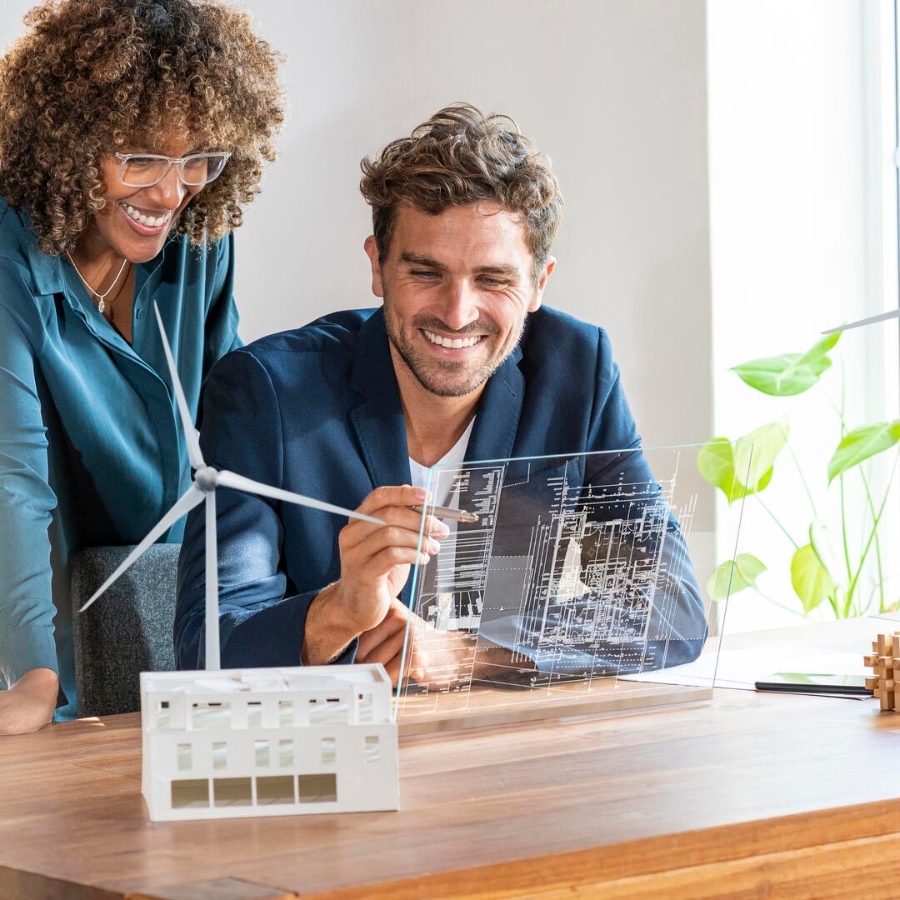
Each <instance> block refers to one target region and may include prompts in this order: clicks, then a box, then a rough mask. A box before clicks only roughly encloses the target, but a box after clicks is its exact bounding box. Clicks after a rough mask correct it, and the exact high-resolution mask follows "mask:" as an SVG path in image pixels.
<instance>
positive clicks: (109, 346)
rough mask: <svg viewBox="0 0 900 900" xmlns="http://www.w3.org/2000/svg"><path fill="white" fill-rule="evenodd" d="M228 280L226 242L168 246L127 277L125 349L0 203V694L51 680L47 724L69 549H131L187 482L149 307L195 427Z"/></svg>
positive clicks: (216, 348) (220, 346) (221, 336)
mask: <svg viewBox="0 0 900 900" xmlns="http://www.w3.org/2000/svg"><path fill="white" fill-rule="evenodd" d="M233 275H234V269H233V247H232V238H231V237H228V238H226V239H223V240H221V241H219V242H218V243H216V244H214V245H211V246H209V247H207V248H196V247H193V246H191V245H190V244H189V243H188V242H187V240H186V239H185V238H184V237H175V238H173V239H172V240H170V241H169V242H168V243H167V244H166V246H165V247H164V249H163V250H162V252H161V253H160V254H159V255H158V256H157V257H156V258H154V259H152V260H151V261H150V262H148V263H145V264H142V265H138V266H136V267H135V300H134V313H133V321H132V328H133V331H132V344H131V345H129V344H128V342H127V341H125V340H124V339H123V338H122V337H121V336H120V335H119V334H118V332H116V331H115V330H114V329H113V328H112V326H110V324H109V323H108V322H107V321H106V319H105V318H104V317H103V316H102V315H101V314H100V313H99V312H98V311H97V308H96V306H95V305H94V303H93V301H92V300H91V299H90V297H89V296H88V293H87V291H86V290H85V288H84V286H83V285H82V284H81V281H80V280H79V278H78V276H77V274H76V273H75V271H74V269H73V268H72V266H71V264H70V263H69V262H68V260H66V258H65V257H64V256H63V257H52V256H47V255H46V254H44V253H41V252H40V250H39V249H38V246H37V239H36V237H35V235H34V233H33V232H32V231H31V229H30V227H29V224H28V216H27V214H25V213H22V212H17V211H15V210H12V209H10V208H9V207H8V206H7V204H6V203H5V202H4V201H3V199H2V198H0V687H5V686H6V685H9V684H12V683H13V682H14V681H16V680H17V679H18V678H19V677H20V676H21V675H22V674H23V673H24V672H26V671H28V670H29V669H33V668H36V667H46V668H49V669H53V670H55V671H57V672H58V673H59V676H60V685H61V688H62V692H63V693H64V695H65V697H64V698H61V701H60V703H61V705H60V707H59V708H58V709H57V716H56V717H57V719H66V718H72V717H74V715H75V709H76V706H75V704H76V694H75V690H76V687H75V672H74V661H73V648H72V621H71V609H70V603H69V582H68V571H67V561H68V559H69V557H70V555H71V554H72V553H74V552H75V551H76V550H79V549H81V548H82V547H96V546H110V545H126V544H134V543H137V542H138V541H139V540H140V539H141V538H142V537H144V535H145V534H146V533H147V532H148V531H149V530H150V528H151V527H152V526H153V525H155V524H156V522H157V521H158V520H159V519H160V518H161V516H162V515H163V513H164V512H165V511H166V510H168V509H169V507H171V506H172V504H173V503H174V502H175V501H176V500H177V499H178V497H179V496H180V493H181V492H182V491H183V490H184V489H185V488H186V487H187V485H188V483H189V480H190V473H189V464H188V460H187V456H186V451H185V448H184V441H183V439H182V436H181V433H180V425H179V423H178V414H177V410H176V408H175V401H174V395H173V392H172V386H171V384H170V379H169V375H168V371H167V368H166V363H165V357H164V354H163V347H162V341H161V339H160V336H159V331H158V328H157V324H156V318H155V315H154V313H153V303H154V302H155V303H156V304H157V305H158V306H159V311H160V313H161V315H162V319H163V322H164V324H165V328H166V333H167V336H168V339H169V342H170V343H171V345H172V352H173V355H174V357H175V360H176V363H177V365H178V370H179V376H180V378H181V383H182V384H183V386H184V391H185V395H186V396H187V401H188V404H189V405H190V407H191V411H192V413H193V414H194V416H195V417H196V414H197V408H198V405H199V398H200V389H201V387H202V385H203V382H204V381H205V379H206V376H207V375H208V374H209V371H210V369H211V368H212V366H213V365H214V364H215V362H216V361H217V360H218V359H219V357H221V356H222V355H223V354H225V353H226V352H227V351H229V350H231V349H232V348H234V347H236V346H239V344H240V342H239V340H238V338H237V320H238V316H237V311H236V309H235V305H234V298H233ZM182 529H183V523H179V525H177V526H175V528H173V529H172V530H171V531H170V533H169V535H168V538H167V539H168V540H170V541H177V540H180V538H181V531H182ZM54 617H55V623H54ZM54 624H55V627H54Z"/></svg>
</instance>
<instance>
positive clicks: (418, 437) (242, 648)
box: [175, 104, 705, 686]
mask: <svg viewBox="0 0 900 900" xmlns="http://www.w3.org/2000/svg"><path fill="white" fill-rule="evenodd" d="M361 189H362V192H363V195H364V196H365V198H366V200H367V201H368V202H369V204H370V205H371V206H372V215H373V225H374V234H373V235H371V236H370V237H369V238H368V239H367V240H366V242H365V249H366V253H367V254H368V256H369V260H370V262H371V270H372V288H373V291H374V293H375V295H376V296H378V297H380V298H382V299H383V306H382V307H381V308H379V309H374V310H373V309H364V310H354V311H346V312H340V313H335V314H333V315H330V316H327V317H325V318H322V319H319V320H318V321H316V322H313V323H312V324H310V325H308V326H306V327H304V328H300V329H298V330H296V331H291V332H286V333H284V334H280V335H274V336H272V337H269V338H264V339H263V340H261V341H258V342H256V343H254V344H252V345H251V346H249V347H247V348H245V349H243V350H239V351H237V352H235V353H232V354H229V355H228V356H227V357H226V358H225V359H223V360H222V361H221V362H220V363H219V365H218V366H217V367H216V369H215V370H214V372H213V374H212V376H211V377H210V381H209V383H208V386H207V388H206V392H205V394H204V417H203V431H202V435H201V441H202V444H203V452H204V456H205V458H206V459H207V460H211V464H212V465H215V466H221V467H224V468H227V469H229V470H231V471H234V472H238V473H240V474H242V475H246V476H249V477H251V478H254V479H257V480H259V481H262V482H264V483H266V484H269V485H275V486H278V487H282V488H286V489H288V490H291V491H296V492H299V493H302V494H306V495H312V496H314V497H318V498H320V499H323V500H327V501H329V502H331V503H336V504H341V505H343V506H344V507H350V508H352V507H354V506H355V505H356V504H357V503H359V501H360V498H362V497H365V499H364V500H363V501H362V504H361V505H360V506H359V507H358V509H359V511H360V512H362V513H366V514H368V515H370V516H374V517H376V518H378V519H380V520H382V521H383V522H385V523H387V527H384V526H377V525H373V524H370V523H368V522H358V521H353V522H351V523H350V524H348V525H345V526H344V527H343V528H342V527H341V522H340V521H339V520H338V519H337V517H335V516H329V515H327V514H324V513H321V512H317V511H314V510H309V509H305V508H302V507H298V506H294V505H292V504H279V503H277V502H270V501H267V500H265V499H263V498H260V497H255V496H251V495H247V494H241V493H239V492H233V491H223V492H221V494H220V498H219V501H218V502H219V529H218V533H219V548H220V554H219V585H220V598H219V610H220V625H221V645H222V646H221V650H222V663H223V665H224V666H226V667H246V666H258V665H283V666H286V665H296V664H298V663H300V662H302V663H303V664H308V665H315V664H325V663H330V662H352V661H358V662H380V663H383V664H384V665H385V666H386V668H387V670H388V673H389V674H390V675H391V677H392V679H393V680H394V682H395V683H396V682H397V680H398V678H399V677H400V671H399V669H400V661H401V653H402V648H403V640H404V633H405V628H406V623H407V621H408V620H409V618H410V613H409V609H408V607H409V603H408V597H409V590H410V586H409V584H408V583H407V581H408V576H409V573H410V567H411V566H413V565H415V564H424V563H426V562H427V561H428V558H429V557H430V556H433V555H434V554H436V553H437V552H438V551H439V549H440V542H441V539H442V538H443V537H446V536H447V535H448V533H449V529H448V527H447V525H446V524H444V523H443V522H441V521H439V520H438V519H437V518H435V517H434V516H427V517H426V520H425V521H426V531H427V534H426V536H425V540H424V542H423V546H422V552H421V553H420V552H419V550H418V541H419V525H420V514H419V512H417V511H415V509H414V508H415V507H419V506H421V505H423V504H425V503H426V502H428V501H427V500H426V495H425V490H424V484H425V480H426V477H427V472H426V469H427V467H429V466H432V465H434V464H436V463H439V462H447V461H462V460H464V459H465V460H485V459H495V460H496V459H503V458H507V457H528V456H538V455H550V454H557V455H561V454H572V453H581V452H586V451H595V450H616V451H629V452H626V453H623V454H620V456H621V457H622V458H623V459H624V460H625V461H624V462H623V463H622V465H621V467H620V468H622V470H623V471H624V470H625V469H626V468H627V470H628V475H629V478H628V480H629V481H641V482H645V483H648V484H654V482H653V476H652V474H651V473H650V471H649V468H648V466H647V464H646V461H645V460H644V458H643V455H642V454H641V453H640V450H639V449H638V448H639V445H640V441H639V437H638V435H637V432H636V429H635V424H634V420H633V418H632V416H631V413H630V412H629V409H628V405H627V403H626V401H625V395H624V393H623V391H622V386H621V384H620V381H619V376H618V370H617V368H616V366H615V364H614V363H613V361H612V356H611V353H610V348H609V341H608V339H607V337H606V334H605V333H604V332H603V331H602V330H601V329H599V328H597V327H596V326H593V325H588V324H586V323H584V322H579V321H578V320H576V319H573V318H572V317H570V316H567V315H564V314H562V313H559V312H556V311H553V310H550V309H547V308H545V307H543V306H542V304H541V301H542V296H543V292H544V288H545V286H546V284H547V280H548V278H549V277H550V275H551V273H552V272H553V269H554V266H555V260H554V259H553V257H552V256H551V255H550V251H551V247H552V244H553V239H554V237H555V235H556V231H557V228H558V226H559V222H560V216H561V212H562V198H561V195H560V192H559V187H558V185H557V181H556V177H555V176H554V174H553V172H552V170H551V167H550V163H549V160H548V159H547V158H546V157H545V156H544V155H543V154H542V153H540V152H538V151H537V150H536V149H535V148H534V147H533V146H532V144H531V142H530V141H529V140H528V139H527V138H526V137H525V136H524V135H522V134H521V132H520V131H519V130H518V128H517V127H516V125H515V123H514V122H512V121H511V120H510V119H508V118H506V117H503V116H484V115H483V114H482V113H480V112H479V111H478V110H477V109H475V108H473V107H471V106H468V105H465V104H458V105H455V106H451V107H449V108H447V109H443V110H441V111H440V112H438V113H437V114H436V115H435V116H433V117H432V118H431V119H429V120H428V121H427V122H425V123H424V124H423V125H421V126H419V127H418V128H416V129H415V130H414V131H413V132H412V134H411V136H410V137H407V138H402V139H400V140H397V141H394V142H393V143H391V144H390V145H388V147H387V148H386V149H385V150H384V151H383V152H382V153H381V154H380V156H379V157H378V158H377V159H375V160H374V161H371V160H368V159H366V160H364V161H363V179H362V184H361ZM589 483H595V482H589ZM366 495H368V496H366ZM504 496H505V495H504ZM498 528H499V526H498ZM665 544H666V546H667V547H668V548H669V550H670V551H671V552H672V553H675V554H678V553H681V554H682V556H683V558H686V551H685V550H684V545H683V541H682V538H681V535H680V533H679V531H678V527H677V523H675V522H674V520H672V521H671V522H670V523H669V535H668V536H667V539H666V541H665ZM672 571H676V569H673V570H672ZM677 571H678V572H680V573H681V574H680V577H679V579H678V580H677V583H675V584H674V585H673V586H672V591H671V594H670V598H671V599H672V607H671V608H670V610H669V613H666V615H670V618H669V619H668V620H667V621H666V622H665V623H663V622H660V621H657V622H656V625H657V626H658V629H657V632H654V633H660V634H661V633H663V632H665V634H666V637H667V638H668V637H673V638H674V640H672V641H671V644H667V648H666V653H667V654H668V655H667V657H666V662H667V664H670V665H671V664H673V663H675V662H680V661H685V660H686V659H690V658H693V657H694V656H696V654H697V653H699V651H700V648H701V647H702V644H703V638H704V636H705V618H704V614H703V604H702V601H701V599H700V593H699V589H698V587H697V584H696V581H695V579H694V576H693V573H692V571H691V569H690V564H689V563H688V564H686V565H685V566H682V567H680V568H677ZM203 582H204V539H203V517H202V515H199V514H198V513H197V512H196V511H195V512H194V513H192V514H191V515H190V516H189V518H188V524H187V526H186V530H185V538H184V543H183V544H182V552H181V563H180V574H179V601H178V608H177V611H176V625H175V630H176V655H177V660H178V663H179V665H181V666H182V667H185V668H197V667H202V665H203V642H202V635H203V618H204V591H203ZM672 608H674V610H675V612H674V614H672V613H671V609H672ZM660 615H661V614H660ZM658 619H659V615H657V620H658ZM520 624H521V623H520ZM651 627H653V626H651ZM527 628H528V626H527V623H526V625H525V629H524V630H526V631H527ZM481 637H482V638H484V637H485V631H484V629H482V634H481ZM473 640H474V637H473V636H472V635H470V634H466V633H457V634H452V633H448V634H447V635H446V644H445V645H442V646H437V651H436V652H435V647H436V645H435V643H434V641H430V642H429V651H428V653H420V654H418V655H417V654H415V653H413V654H412V657H413V658H411V659H410V660H409V662H410V671H409V673H408V674H409V675H410V676H411V677H413V678H415V679H416V680H418V681H428V682H429V683H432V684H433V683H434V682H433V680H432V674H433V672H435V671H437V668H440V670H441V672H442V677H443V678H444V685H445V686H447V685H451V686H452V684H453V683H454V678H455V677H456V675H459V676H460V677H462V675H463V671H462V670H463V668H464V667H465V665H467V663H466V662H465V660H467V659H469V658H470V657H471V653H470V650H471V646H472V641H473ZM528 640H529V639H527V638H526V639H525V640H524V641H519V642H518V643H517V644H515V645H514V642H513V641H510V640H508V639H506V638H505V637H504V636H503V635H502V634H499V633H498V632H495V633H494V634H492V635H491V642H492V646H490V648H489V649H488V648H486V647H485V644H484V641H482V642H481V643H480V644H479V655H478V656H479V660H480V662H479V663H478V666H479V667H480V668H478V669H477V671H475V672H474V675H475V676H476V677H490V676H493V675H497V674H499V673H501V672H503V671H507V670H508V669H509V667H510V665H511V664H512V663H513V656H517V657H518V656H521V655H522V654H524V656H525V657H526V659H525V661H524V662H523V660H522V659H521V658H519V659H518V661H517V662H516V663H515V665H516V667H517V669H519V670H521V669H525V670H527V669H528V668H529V667H530V668H536V669H539V670H540V668H541V664H542V663H541V659H540V657H539V654H537V653H534V654H531V656H530V658H528V657H529V652H530V651H529V650H528ZM660 658H662V657H660ZM454 659H458V660H459V661H460V669H459V671H458V672H457V673H456V674H455V673H454V662H453V661H454ZM588 666H589V668H591V669H593V670H596V667H595V666H594V661H593V660H588ZM521 674H523V675H527V671H526V672H522V673H521ZM576 674H577V673H576Z"/></svg>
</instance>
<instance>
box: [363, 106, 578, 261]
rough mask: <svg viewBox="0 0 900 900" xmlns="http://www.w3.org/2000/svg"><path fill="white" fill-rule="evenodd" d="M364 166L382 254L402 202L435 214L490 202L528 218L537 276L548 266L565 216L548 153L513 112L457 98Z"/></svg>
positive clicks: (366, 190)
mask: <svg viewBox="0 0 900 900" xmlns="http://www.w3.org/2000/svg"><path fill="white" fill-rule="evenodd" d="M360 165H361V167H362V171H363V177H362V180H361V181H360V184H359V189H360V191H361V192H362V195H363V197H365V199H366V202H367V203H368V204H369V205H370V206H371V207H372V225H373V231H374V234H375V243H376V246H377V247H378V255H379V257H380V258H381V259H382V260H384V259H386V258H387V254H388V250H389V247H390V241H391V235H392V234H393V230H394V222H395V219H396V215H397V210H398V209H399V208H400V207H401V206H403V205H410V206H413V207H415V208H416V209H419V210H422V211H423V212H428V213H431V214H432V215H437V214H438V213H441V212H443V211H444V210H446V209H448V208H449V207H451V206H467V205H469V204H471V203H478V202H479V201H481V200H489V201H493V202H495V203H497V204H499V205H500V206H502V207H503V208H504V209H507V210H509V211H510V212H513V213H517V214H518V215H520V216H521V217H522V220H523V222H524V225H525V234H526V241H527V244H528V247H529V249H530V250H531V252H532V254H533V255H534V274H535V277H537V275H538V274H539V273H540V271H541V270H542V269H543V267H544V265H545V264H546V262H547V259H548V257H549V256H550V249H551V247H552V246H553V239H554V238H555V237H556V232H557V230H558V229H559V223H560V220H561V219H562V209H563V199H562V194H561V193H560V190H559V184H558V182H557V180H556V176H555V175H554V174H553V171H552V169H551V167H550V159H549V158H548V157H547V156H546V155H545V154H544V153H541V152H540V151H539V150H537V149H536V148H535V146H534V145H533V144H532V143H531V141H530V140H529V139H528V138H527V137H525V135H523V134H522V132H521V131H520V130H519V126H518V125H517V124H516V123H515V121H514V120H513V119H511V118H509V117H508V116H503V115H489V116H486V115H485V114H484V113H482V112H481V111H480V110H478V109H476V108H475V107H474V106H471V105H470V104H468V103H454V104H452V105H451V106H447V107H445V108H444V109H442V110H440V111H439V112H437V113H435V114H434V115H433V116H432V117H431V118H430V119H429V120H428V121H427V122H423V123H422V124H421V125H419V126H418V127H416V128H415V129H413V132H412V134H411V135H410V136H409V137H405V138H399V139H398V140H396V141H392V142H391V143H390V144H388V145H387V147H385V148H384V150H382V151H381V153H380V154H379V155H378V156H377V157H376V158H375V159H374V160H372V159H370V158H369V157H368V156H367V157H365V159H363V160H362V162H361V163H360Z"/></svg>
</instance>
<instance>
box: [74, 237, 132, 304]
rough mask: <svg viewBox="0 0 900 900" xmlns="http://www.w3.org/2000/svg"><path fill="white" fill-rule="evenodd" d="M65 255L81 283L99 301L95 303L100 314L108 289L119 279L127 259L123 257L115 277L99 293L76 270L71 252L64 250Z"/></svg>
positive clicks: (110, 289) (108, 292)
mask: <svg viewBox="0 0 900 900" xmlns="http://www.w3.org/2000/svg"><path fill="white" fill-rule="evenodd" d="M66 256H68V257H69V262H70V263H72V268H73V269H74V270H75V274H76V275H77V276H78V277H79V278H80V279H81V283H82V284H83V285H84V286H85V287H86V288H87V289H88V290H89V291H90V292H91V293H92V294H93V295H94V296H95V297H96V298H97V300H98V301H99V302H98V303H97V311H98V312H99V313H100V314H101V315H102V314H103V311H104V310H105V309H106V298H107V297H108V296H109V294H110V291H112V289H113V288H114V287H115V286H116V285H117V284H118V283H119V279H120V278H121V277H122V273H123V272H124V271H125V266H127V265H128V260H127V259H123V260H122V265H121V266H120V267H119V271H118V272H116V277H115V278H113V282H112V284H111V285H110V286H109V287H108V288H107V289H106V290H105V291H104V292H103V293H102V294H101V293H100V292H99V291H97V290H94V288H92V287H91V285H90V283H89V282H88V280H87V278H85V277H84V275H82V274H81V272H80V271H79V270H78V266H76V265H75V260H74V259H72V254H71V253H69V251H68V250H66Z"/></svg>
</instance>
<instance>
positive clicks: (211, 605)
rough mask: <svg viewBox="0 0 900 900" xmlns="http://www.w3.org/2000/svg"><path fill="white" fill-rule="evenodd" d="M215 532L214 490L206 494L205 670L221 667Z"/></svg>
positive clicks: (212, 670) (217, 550) (211, 670)
mask: <svg viewBox="0 0 900 900" xmlns="http://www.w3.org/2000/svg"><path fill="white" fill-rule="evenodd" d="M218 543H219V542H218V534H217V532H216V492H215V491H210V492H209V493H208V494H207V495H206V617H205V620H204V621H205V627H204V634H205V636H206V671H207V672H218V671H219V669H221V668H222V663H221V658H220V649H219V546H218Z"/></svg>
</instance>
